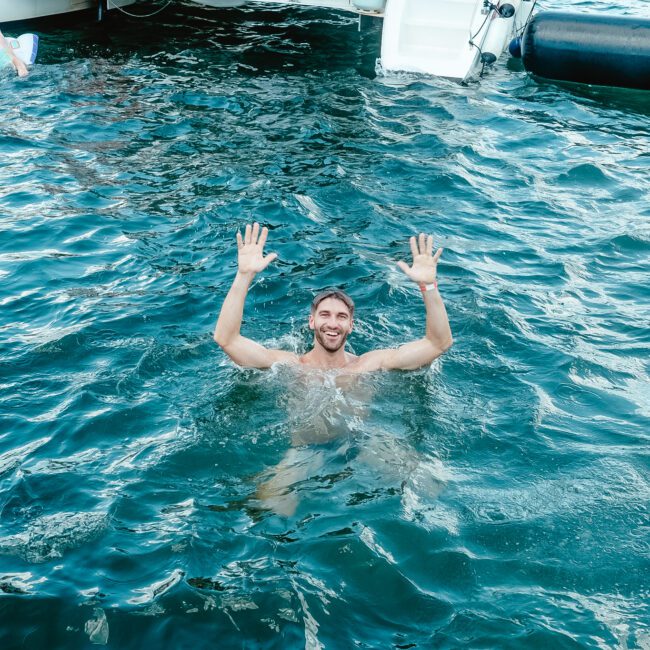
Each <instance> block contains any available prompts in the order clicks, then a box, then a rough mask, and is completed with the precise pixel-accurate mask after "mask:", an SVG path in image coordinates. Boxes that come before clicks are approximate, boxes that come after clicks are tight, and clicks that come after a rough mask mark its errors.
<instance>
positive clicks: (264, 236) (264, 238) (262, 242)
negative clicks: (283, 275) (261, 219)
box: [259, 226, 269, 250]
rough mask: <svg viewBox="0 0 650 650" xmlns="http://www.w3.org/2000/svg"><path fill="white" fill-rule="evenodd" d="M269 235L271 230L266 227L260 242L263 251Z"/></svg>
mask: <svg viewBox="0 0 650 650" xmlns="http://www.w3.org/2000/svg"><path fill="white" fill-rule="evenodd" d="M268 234H269V229H268V228H267V227H266V226H264V228H262V234H261V235H260V242H259V244H260V248H262V250H264V244H266V238H267V237H268Z"/></svg>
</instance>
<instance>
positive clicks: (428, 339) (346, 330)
mask: <svg viewBox="0 0 650 650" xmlns="http://www.w3.org/2000/svg"><path fill="white" fill-rule="evenodd" d="M267 235H268V230H267V228H262V229H261V231H260V227H259V225H258V224H257V223H255V224H253V225H252V226H250V225H247V226H246V230H245V233H244V236H242V235H241V233H239V232H238V233H237V248H238V271H237V275H236V276H235V279H234V281H233V284H232V286H231V288H230V291H229V292H228V295H227V296H226V299H225V301H224V303H223V306H222V307H221V312H220V314H219V318H218V320H217V325H216V327H215V330H214V340H215V341H216V342H217V343H218V344H219V345H220V346H221V348H222V349H223V350H224V352H225V353H226V354H227V355H228V356H229V357H230V358H231V359H232V360H233V361H234V362H235V363H236V364H238V365H240V366H243V367H252V368H270V367H271V366H273V365H274V364H290V365H293V366H295V367H297V368H304V369H305V370H307V371H308V372H307V375H311V374H312V373H311V372H309V371H310V370H311V371H313V370H321V371H330V372H326V373H322V374H321V373H319V374H321V377H320V379H318V381H320V382H322V383H327V382H328V381H329V380H333V381H334V384H335V389H336V390H339V389H341V390H345V393H346V395H347V396H348V397H352V393H353V392H354V390H353V386H354V385H356V384H357V383H358V382H357V381H355V378H354V377H353V375H354V374H357V375H358V374H359V373H367V372H372V371H376V370H414V369H417V368H421V367H423V366H428V365H430V364H431V363H432V362H433V361H434V360H435V359H437V358H438V357H439V356H440V355H441V354H442V353H443V352H445V351H446V350H447V349H448V348H449V347H450V346H451V345H452V342H453V341H452V336H451V329H450V327H449V320H448V318H447V312H446V310H445V305H444V303H443V301H442V298H441V296H440V294H439V292H438V285H437V281H436V271H437V265H438V260H439V258H440V255H441V254H442V249H438V250H437V251H436V253H435V254H434V253H433V238H432V237H431V236H429V237H425V235H424V234H420V236H419V238H418V239H416V238H415V237H411V239H410V245H411V253H412V255H413V263H412V265H411V266H410V267H409V266H408V265H407V264H406V263H405V262H398V267H399V268H400V269H401V270H402V271H404V273H405V274H406V275H407V276H408V277H409V278H411V279H412V280H413V281H414V282H416V283H418V284H419V286H420V289H421V291H422V297H423V299H424V306H425V311H426V326H425V333H424V336H423V337H422V338H420V339H417V340H415V341H412V342H410V343H406V344H404V345H402V346H400V347H398V348H394V349H380V350H373V351H371V352H367V353H365V354H362V355H360V356H357V355H354V354H352V353H350V352H347V351H346V350H345V342H346V340H347V337H348V335H349V334H350V332H351V331H352V328H353V319H354V303H353V302H352V299H351V298H350V297H349V296H348V295H347V294H345V293H343V292H342V291H338V290H331V291H324V292H322V293H321V294H319V295H317V296H316V297H315V298H314V301H313V302H312V306H311V313H310V315H309V328H310V329H311V330H312V331H313V332H314V344H313V347H312V349H311V350H310V351H309V352H307V353H306V354H303V355H298V354H296V353H295V352H288V351H285V350H277V349H271V348H266V347H265V346H263V345H261V344H259V343H257V342H255V341H253V340H251V339H248V338H246V337H244V336H242V335H241V333H240V330H241V323H242V318H243V313H244V303H245V301H246V296H247V294H248V290H249V287H250V285H251V283H252V281H253V279H254V277H255V275H256V274H257V273H259V272H260V271H263V270H264V269H265V268H266V267H267V266H268V265H269V264H270V263H271V262H272V261H273V260H274V259H275V258H276V257H277V255H276V254H275V253H271V254H270V255H267V256H266V257H265V256H264V244H265V243H266V238H267ZM305 379H306V377H305ZM350 389H352V390H350ZM346 401H347V400H346ZM368 401H370V400H369V399H368ZM301 410H302V413H303V414H304V415H303V418H302V424H301V426H298V427H297V428H296V430H295V431H294V433H293V435H292V443H293V448H292V449H291V450H290V451H289V453H288V454H287V455H286V456H285V458H284V459H283V460H282V461H280V463H279V464H278V465H276V467H275V468H274V469H273V471H272V472H271V477H270V478H269V479H268V480H266V481H265V482H264V483H263V484H261V485H260V486H259V489H258V493H257V496H258V498H259V499H260V500H261V501H262V502H263V503H264V504H265V507H268V508H271V509H272V510H274V511H275V512H277V513H279V514H283V515H291V514H293V512H294V510H295V508H296V506H297V502H298V501H297V495H296V493H295V491H294V490H292V486H293V485H295V484H296V483H299V482H300V481H302V480H304V479H305V478H306V477H307V475H308V474H310V473H313V471H315V470H316V469H317V468H318V467H320V463H322V458H323V457H324V452H323V451H318V450H315V449H313V448H312V449H311V450H310V449H309V448H307V447H305V446H306V445H313V444H318V443H324V442H328V441H332V440H334V439H336V438H338V437H343V436H342V434H341V432H342V431H343V430H344V429H346V428H347V427H342V428H341V427H340V426H336V425H335V424H334V422H333V421H331V420H332V419H331V418H327V417H325V418H320V417H317V416H318V415H319V414H318V413H317V412H314V409H311V410H310V409H307V408H305V409H301ZM347 410H348V409H344V411H347ZM362 410H363V409H362ZM305 411H310V412H305ZM340 415H342V413H341V414H339V416H340ZM355 415H357V414H354V413H349V416H350V418H354V417H355ZM310 416H313V417H310ZM344 419H345V420H347V419H349V418H347V417H346V418H344ZM321 420H322V426H315V425H316V424H317V423H320V422H321ZM334 420H336V421H338V420H340V417H339V418H334ZM301 447H302V448H303V449H304V451H303V452H299V448H301ZM368 452H369V453H370V454H371V455H375V456H376V455H377V454H374V453H373V452H371V450H368ZM305 454H307V457H308V458H305V457H304V455H305ZM401 464H403V465H412V466H413V467H415V466H416V465H417V464H419V463H415V464H414V463H413V462H409V463H405V462H404V463H401Z"/></svg>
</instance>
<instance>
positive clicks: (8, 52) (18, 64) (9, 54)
mask: <svg viewBox="0 0 650 650" xmlns="http://www.w3.org/2000/svg"><path fill="white" fill-rule="evenodd" d="M5 60H6V61H8V62H10V63H11V64H12V65H13V66H14V68H15V69H16V72H17V73H18V76H19V77H26V76H27V75H28V71H27V66H26V65H25V64H24V63H23V62H22V61H21V60H20V59H19V58H18V57H17V56H16V55H15V54H14V51H13V48H12V47H11V45H10V44H9V43H8V42H7V39H6V38H5V37H4V36H3V35H2V32H0V67H2V65H3V63H4V61H5Z"/></svg>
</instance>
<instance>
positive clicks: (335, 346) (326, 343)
mask: <svg viewBox="0 0 650 650" xmlns="http://www.w3.org/2000/svg"><path fill="white" fill-rule="evenodd" d="M330 331H331V330H330ZM337 333H338V334H339V338H338V339H336V341H330V340H329V339H328V338H327V335H326V334H325V333H324V332H322V331H321V330H317V329H315V330H314V334H315V335H316V340H317V341H318V342H319V343H320V344H321V345H322V346H323V347H324V348H325V349H326V350H327V351H328V352H336V351H337V350H340V349H341V348H342V347H343V346H344V345H345V341H346V340H347V338H348V334H349V332H346V331H344V330H338V332H337Z"/></svg>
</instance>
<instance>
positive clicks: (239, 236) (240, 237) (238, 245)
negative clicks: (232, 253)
mask: <svg viewBox="0 0 650 650" xmlns="http://www.w3.org/2000/svg"><path fill="white" fill-rule="evenodd" d="M243 245H244V240H243V239H242V236H241V233H240V232H239V230H238V231H237V250H240V249H241V247H242V246H243Z"/></svg>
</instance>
